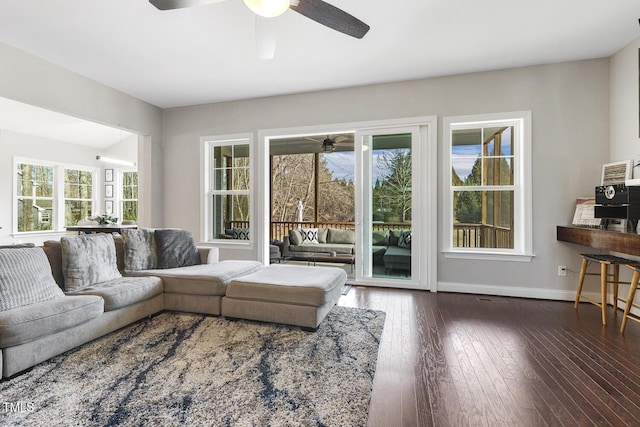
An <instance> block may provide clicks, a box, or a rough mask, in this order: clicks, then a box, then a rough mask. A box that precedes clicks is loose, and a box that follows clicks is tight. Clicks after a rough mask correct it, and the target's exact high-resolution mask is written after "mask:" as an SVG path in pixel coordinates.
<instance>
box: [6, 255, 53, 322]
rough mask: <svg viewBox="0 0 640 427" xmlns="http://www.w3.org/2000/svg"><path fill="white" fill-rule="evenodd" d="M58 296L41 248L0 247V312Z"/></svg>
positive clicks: (47, 262) (49, 267)
mask: <svg viewBox="0 0 640 427" xmlns="http://www.w3.org/2000/svg"><path fill="white" fill-rule="evenodd" d="M62 296H64V293H63V292H62V290H60V288H59V287H58V285H56V282H55V280H53V276H52V275H51V266H50V265H49V261H48V260H47V256H46V255H45V254H44V251H43V250H42V249H41V248H19V249H9V250H4V249H3V250H0V311H5V310H11V309H12V308H18V307H22V306H25V305H30V304H35V303H38V302H42V301H49V300H52V299H55V298H58V297H62Z"/></svg>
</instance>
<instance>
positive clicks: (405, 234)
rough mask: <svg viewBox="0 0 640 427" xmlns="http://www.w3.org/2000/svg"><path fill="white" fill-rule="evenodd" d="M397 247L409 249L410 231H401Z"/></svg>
mask: <svg viewBox="0 0 640 427" xmlns="http://www.w3.org/2000/svg"><path fill="white" fill-rule="evenodd" d="M398 247H399V248H406V249H411V231H402V232H401V233H400V236H399V237H398Z"/></svg>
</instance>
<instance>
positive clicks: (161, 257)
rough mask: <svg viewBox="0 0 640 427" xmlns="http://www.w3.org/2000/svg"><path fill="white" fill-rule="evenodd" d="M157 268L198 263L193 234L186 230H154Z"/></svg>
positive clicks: (198, 258)
mask: <svg viewBox="0 0 640 427" xmlns="http://www.w3.org/2000/svg"><path fill="white" fill-rule="evenodd" d="M155 235H156V251H157V254H158V268H177V267H187V266H190V265H197V264H200V254H199V253H198V248H197V247H196V242H195V240H193V236H192V235H191V233H190V232H188V231H186V230H175V229H171V230H169V229H167V230H156V232H155Z"/></svg>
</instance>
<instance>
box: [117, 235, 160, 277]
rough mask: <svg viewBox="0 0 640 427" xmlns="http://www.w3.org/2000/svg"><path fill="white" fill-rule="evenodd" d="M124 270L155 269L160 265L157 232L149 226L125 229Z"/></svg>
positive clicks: (123, 236)
mask: <svg viewBox="0 0 640 427" xmlns="http://www.w3.org/2000/svg"><path fill="white" fill-rule="evenodd" d="M122 238H123V240H124V271H126V272H131V271H140V270H153V269H154V268H156V267H157V265H158V258H157V255H156V242H155V232H154V231H153V230H151V229H149V228H141V229H138V230H132V229H126V228H125V229H123V230H122Z"/></svg>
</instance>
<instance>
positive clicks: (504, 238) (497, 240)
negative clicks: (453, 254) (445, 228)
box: [453, 224, 513, 249]
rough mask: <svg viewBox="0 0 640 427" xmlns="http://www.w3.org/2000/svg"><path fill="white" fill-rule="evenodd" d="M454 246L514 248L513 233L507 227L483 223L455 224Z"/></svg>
mask: <svg viewBox="0 0 640 427" xmlns="http://www.w3.org/2000/svg"><path fill="white" fill-rule="evenodd" d="M453 247H454V248H496V249H511V248H513V233H512V232H511V229H509V228H505V227H494V226H492V225H483V224H454V226H453Z"/></svg>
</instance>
